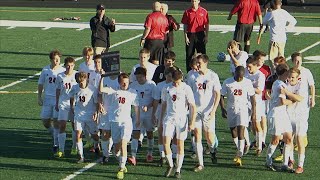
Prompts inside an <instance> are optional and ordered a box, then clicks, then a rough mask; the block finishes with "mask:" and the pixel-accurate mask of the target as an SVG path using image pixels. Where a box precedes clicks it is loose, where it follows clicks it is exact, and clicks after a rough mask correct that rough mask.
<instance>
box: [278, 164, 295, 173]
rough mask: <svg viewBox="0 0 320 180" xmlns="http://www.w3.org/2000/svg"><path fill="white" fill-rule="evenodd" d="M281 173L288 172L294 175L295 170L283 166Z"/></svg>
mask: <svg viewBox="0 0 320 180" xmlns="http://www.w3.org/2000/svg"><path fill="white" fill-rule="evenodd" d="M281 171H283V172H288V173H294V172H295V169H292V168H290V167H289V166H286V165H282V166H281Z"/></svg>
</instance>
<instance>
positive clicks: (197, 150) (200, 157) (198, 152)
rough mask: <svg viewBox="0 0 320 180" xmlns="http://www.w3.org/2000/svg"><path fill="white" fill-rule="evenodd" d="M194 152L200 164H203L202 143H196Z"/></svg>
mask: <svg viewBox="0 0 320 180" xmlns="http://www.w3.org/2000/svg"><path fill="white" fill-rule="evenodd" d="M196 147H197V148H196V153H197V156H198V162H199V165H200V166H203V146H202V143H201V142H200V143H196Z"/></svg>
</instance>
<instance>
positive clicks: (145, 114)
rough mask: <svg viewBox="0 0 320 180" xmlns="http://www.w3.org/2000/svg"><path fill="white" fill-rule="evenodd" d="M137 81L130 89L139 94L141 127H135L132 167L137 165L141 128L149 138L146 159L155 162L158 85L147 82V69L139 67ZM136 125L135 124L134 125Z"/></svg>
mask: <svg viewBox="0 0 320 180" xmlns="http://www.w3.org/2000/svg"><path fill="white" fill-rule="evenodd" d="M134 74H135V76H136V79H137V81H135V82H133V83H131V84H130V88H132V89H134V90H136V91H137V93H138V97H139V107H140V120H141V121H140V122H141V126H139V127H135V126H133V138H132V142H131V153H132V157H131V158H129V159H128V161H129V163H130V164H132V165H136V164H137V161H136V156H137V150H138V140H139V137H140V127H141V128H142V127H143V128H145V129H146V132H147V137H148V141H147V142H148V154H147V157H146V161H147V162H152V161H153V156H152V152H153V146H154V138H153V128H154V126H155V124H156V122H155V121H156V119H155V112H156V110H157V107H156V106H155V105H156V103H154V99H153V97H154V93H155V88H156V84H155V83H154V82H153V81H150V80H147V79H146V75H147V69H146V68H144V67H137V69H136V71H135V72H134ZM133 124H134V123H133Z"/></svg>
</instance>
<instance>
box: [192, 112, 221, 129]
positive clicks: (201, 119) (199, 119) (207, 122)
mask: <svg viewBox="0 0 320 180" xmlns="http://www.w3.org/2000/svg"><path fill="white" fill-rule="evenodd" d="M195 128H197V129H199V130H200V131H202V129H203V130H204V131H206V132H212V133H215V129H216V123H215V117H213V118H212V119H210V116H209V115H204V114H200V113H197V116H196V123H195Z"/></svg>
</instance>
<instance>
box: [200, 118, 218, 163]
mask: <svg viewBox="0 0 320 180" xmlns="http://www.w3.org/2000/svg"><path fill="white" fill-rule="evenodd" d="M203 130H204V135H205V138H206V140H207V144H208V147H209V150H210V154H211V161H212V163H214V164H216V163H217V155H216V153H217V150H216V144H217V142H216V139H217V137H216V134H215V119H211V120H209V121H207V122H206V123H204V126H203Z"/></svg>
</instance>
